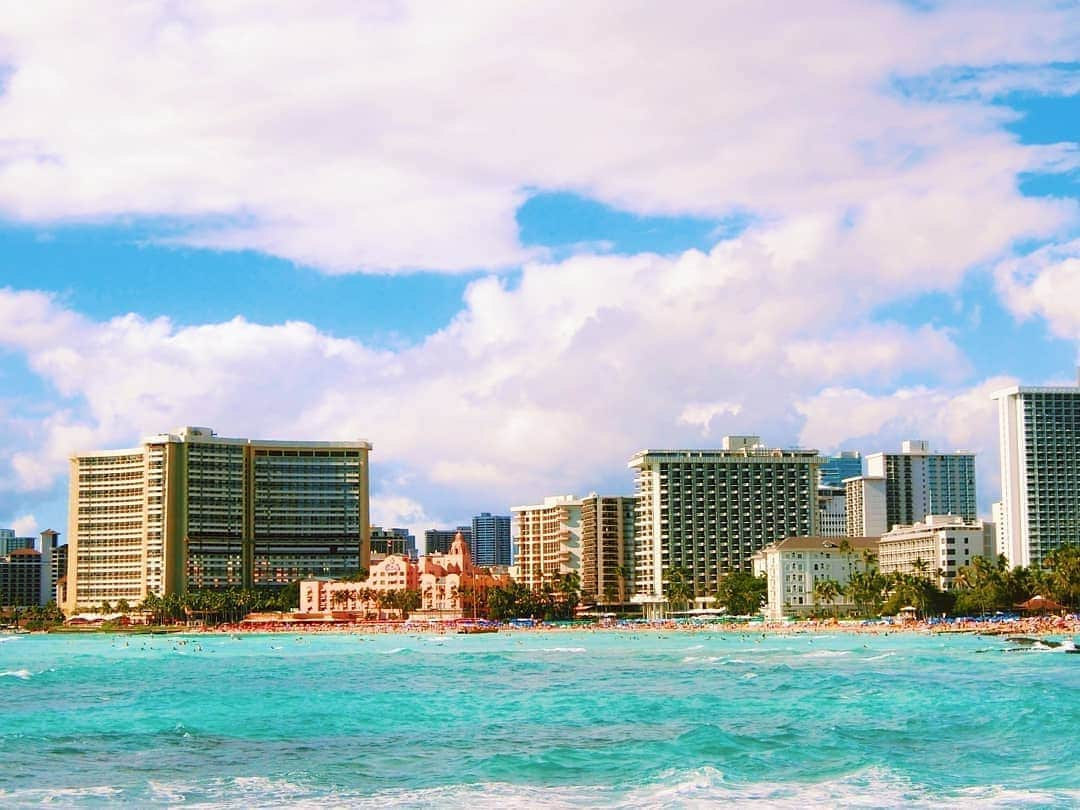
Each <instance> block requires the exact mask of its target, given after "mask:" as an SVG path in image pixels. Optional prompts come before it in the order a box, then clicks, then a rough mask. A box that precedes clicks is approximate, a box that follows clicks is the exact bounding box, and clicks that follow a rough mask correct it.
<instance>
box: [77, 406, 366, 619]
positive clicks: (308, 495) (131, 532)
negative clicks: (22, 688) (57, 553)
mask: <svg viewBox="0 0 1080 810" xmlns="http://www.w3.org/2000/svg"><path fill="white" fill-rule="evenodd" d="M370 451H371V444H369V443H368V442H364V441H356V442H307V441H295V442H294V441H263V440H256V439H230V438H224V437H220V436H218V435H217V434H216V433H214V432H213V431H212V430H211V429H210V428H206V427H184V428H180V429H178V430H177V431H175V432H174V433H162V434H158V435H156V436H151V437H148V438H146V439H145V440H144V441H143V443H142V445H140V446H139V447H135V448H131V449H127V450H98V451H92V452H85V453H78V454H76V455H75V456H73V457H72V458H71V477H70V483H69V490H68V492H69V500H68V521H69V524H68V548H69V552H68V570H67V579H66V596H67V598H66V602H65V605H64V610H65V611H66V612H68V613H73V612H76V611H77V610H85V609H88V608H94V607H97V606H98V605H100V604H101V603H102V602H115V601H118V600H120V599H123V600H126V601H127V602H129V603H130V604H132V605H134V604H137V603H138V602H140V601H141V600H142V599H144V598H145V597H146V596H147V595H148V594H155V595H158V596H167V595H169V594H174V593H183V592H184V591H186V590H188V589H199V588H229V587H246V588H251V587H260V586H284V585H287V584H288V583H289V582H292V581H295V580H298V579H303V578H309V577H346V576H349V575H351V574H353V573H355V572H356V570H357V569H358V568H367V567H368V565H369V562H370V551H371V535H370V524H369V518H368V513H369V509H368V454H369V452H370Z"/></svg>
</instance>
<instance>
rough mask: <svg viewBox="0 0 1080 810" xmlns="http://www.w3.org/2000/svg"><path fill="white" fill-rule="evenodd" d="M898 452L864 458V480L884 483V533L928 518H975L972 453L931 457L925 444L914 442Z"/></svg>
mask: <svg viewBox="0 0 1080 810" xmlns="http://www.w3.org/2000/svg"><path fill="white" fill-rule="evenodd" d="M900 448H901V449H900V452H899V453H871V454H870V455H868V456H867V457H866V472H867V476H869V477H879V478H884V479H885V522H886V529H891V528H892V527H893V526H897V525H905V526H907V525H911V524H912V523H915V522H916V521H919V520H922V519H923V518H925V517H926V516H927V515H929V514H935V515H957V516H959V517H962V518H964V519H965V520H975V519H976V518H977V517H978V514H977V512H976V506H975V454H974V453H970V452H966V451H962V450H958V451H956V452H954V453H932V452H930V445H929V443H927V442H925V441H920V440H916V439H909V440H907V441H905V442H903V443H902V444H901V445H900Z"/></svg>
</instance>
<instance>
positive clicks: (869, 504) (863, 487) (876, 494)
mask: <svg viewBox="0 0 1080 810" xmlns="http://www.w3.org/2000/svg"><path fill="white" fill-rule="evenodd" d="M844 496H845V497H844V508H845V520H846V521H847V532H846V534H847V536H848V537H880V536H881V535H883V534H884V533H885V532H887V531H888V530H889V525H888V517H887V513H886V511H885V478H884V476H870V475H860V476H859V477H858V478H849V479H847V480H846V481H845V482H844Z"/></svg>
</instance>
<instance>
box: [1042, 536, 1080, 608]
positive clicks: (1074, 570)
mask: <svg viewBox="0 0 1080 810" xmlns="http://www.w3.org/2000/svg"><path fill="white" fill-rule="evenodd" d="M1043 569H1045V571H1046V574H1045V583H1046V585H1047V586H1048V588H1047V589H1048V590H1049V594H1048V595H1049V596H1051V597H1053V598H1054V599H1056V600H1057V601H1059V602H1061V603H1062V604H1063V605H1068V606H1070V607H1076V606H1078V605H1080V546H1075V545H1065V546H1061V547H1060V548H1056V549H1054V550H1053V551H1051V552H1050V553H1049V554H1048V555H1047V556H1046V558H1045V559H1044V560H1043Z"/></svg>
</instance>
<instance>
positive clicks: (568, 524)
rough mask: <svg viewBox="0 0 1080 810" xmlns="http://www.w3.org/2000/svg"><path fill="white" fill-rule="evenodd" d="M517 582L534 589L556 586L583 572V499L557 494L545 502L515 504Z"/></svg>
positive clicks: (512, 510)
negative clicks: (548, 585)
mask: <svg viewBox="0 0 1080 810" xmlns="http://www.w3.org/2000/svg"><path fill="white" fill-rule="evenodd" d="M510 512H511V514H512V515H513V518H514V527H515V545H516V547H517V559H516V560H515V567H516V569H517V577H518V578H517V581H518V582H521V583H522V584H524V585H525V586H526V587H527V588H531V589H532V590H537V591H538V590H540V589H541V588H542V587H543V586H544V584H545V583H547V584H551V585H554V584H555V582H557V581H558V579H559V578H560V577H561V576H563V575H565V574H570V573H578V574H579V575H580V573H581V500H580V499H579V498H575V497H574V496H573V495H555V496H552V497H548V498H544V500H543V503H539V504H535V505H532V506H515V507H512V508H511V510H510Z"/></svg>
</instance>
